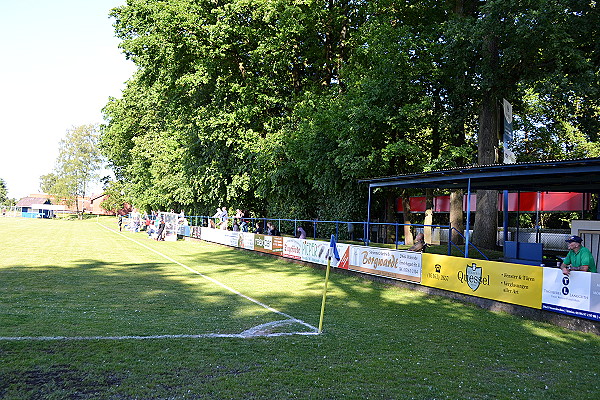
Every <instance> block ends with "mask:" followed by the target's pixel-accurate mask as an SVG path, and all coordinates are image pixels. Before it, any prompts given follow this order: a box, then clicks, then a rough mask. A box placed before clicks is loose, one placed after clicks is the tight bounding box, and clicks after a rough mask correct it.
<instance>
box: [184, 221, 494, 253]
mask: <svg viewBox="0 0 600 400" xmlns="http://www.w3.org/2000/svg"><path fill="white" fill-rule="evenodd" d="M185 218H186V219H187V220H188V221H190V222H191V224H190V225H192V226H208V225H209V223H208V220H210V219H214V217H212V216H206V215H186V216H185ZM227 218H228V219H231V220H233V219H236V217H235V216H228V217H227ZM244 219H245V220H246V221H248V222H249V223H248V225H252V226H254V225H255V223H256V222H262V227H263V229H264V228H266V224H267V222H268V221H277V227H278V230H279V231H280V232H281V224H282V222H289V223H293V224H294V235H295V233H296V232H297V229H298V225H299V224H302V223H304V224H311V225H312V228H313V229H312V235H311V236H312V237H313V238H314V239H317V237H318V224H335V238H336V240H339V234H340V231H339V225H340V224H345V225H348V227H349V228H350V227H351V226H352V227H353V226H354V225H362V226H363V237H362V238H359V241H362V242H363V243H364V244H365V246H366V245H368V244H369V243H370V242H371V240H370V232H367V226H372V225H374V226H393V227H394V228H395V238H396V240H395V241H394V245H395V248H396V250H397V249H398V244H399V241H398V237H399V227H401V226H410V227H415V228H427V227H428V228H437V229H447V230H448V255H451V253H452V246H454V247H455V248H456V249H458V250H459V251H460V252H461V254H462V255H463V256H464V257H466V253H465V252H464V251H463V250H461V249H460V247H458V246H457V245H456V244H455V243H453V242H452V231H456V232H457V233H458V234H459V235H460V236H461V237H462V238H463V239H465V236H464V235H463V234H462V233H461V232H460V231H458V230H457V229H456V228H453V227H451V226H450V225H428V224H405V223H400V222H370V223H368V224H367V222H366V221H339V220H337V221H336V220H331V221H330V220H319V219H292V218H266V217H258V218H256V217H249V218H244ZM198 222H200V224H198ZM349 232H350V230H349ZM352 232H354V229H353V228H352ZM326 236H327V235H325V236H324V237H326ZM469 246H470V247H472V248H473V249H475V250H477V252H479V254H481V256H482V257H484V258H485V259H486V260H489V258H488V257H487V256H486V255H485V254H483V253H482V252H481V250H479V249H478V248H477V247H476V246H475V245H473V243H469Z"/></svg>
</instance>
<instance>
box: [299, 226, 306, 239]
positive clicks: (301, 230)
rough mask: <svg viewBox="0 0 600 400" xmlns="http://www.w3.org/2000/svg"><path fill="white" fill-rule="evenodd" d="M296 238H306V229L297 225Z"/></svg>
mask: <svg viewBox="0 0 600 400" xmlns="http://www.w3.org/2000/svg"><path fill="white" fill-rule="evenodd" d="M298 239H306V231H305V230H304V228H303V227H301V226H299V227H298Z"/></svg>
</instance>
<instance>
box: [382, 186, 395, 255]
mask: <svg viewBox="0 0 600 400" xmlns="http://www.w3.org/2000/svg"><path fill="white" fill-rule="evenodd" d="M397 201H398V198H397V196H396V193H395V191H393V190H390V191H389V194H388V195H387V196H385V222H386V223H387V224H386V226H385V230H384V235H385V237H384V239H385V243H391V241H390V239H392V238H393V241H398V238H397V237H396V227H395V226H394V224H395V223H396V202H397Z"/></svg>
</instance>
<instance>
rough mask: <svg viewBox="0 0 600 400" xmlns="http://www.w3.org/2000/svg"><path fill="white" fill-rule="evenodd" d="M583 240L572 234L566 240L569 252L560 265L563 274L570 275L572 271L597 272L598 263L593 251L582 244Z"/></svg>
mask: <svg viewBox="0 0 600 400" xmlns="http://www.w3.org/2000/svg"><path fill="white" fill-rule="evenodd" d="M582 241H583V240H582V239H581V238H580V237H579V236H571V237H570V238H568V239H567V240H566V242H567V243H568V245H567V247H568V248H569V254H567V256H566V257H565V259H564V260H563V262H562V265H561V266H560V269H562V272H563V274H565V275H569V274H570V273H571V271H589V272H596V263H595V262H594V256H592V252H591V251H589V250H588V249H587V248H586V247H583V246H582V245H581V242H582Z"/></svg>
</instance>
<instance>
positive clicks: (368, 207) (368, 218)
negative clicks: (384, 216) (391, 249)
mask: <svg viewBox="0 0 600 400" xmlns="http://www.w3.org/2000/svg"><path fill="white" fill-rule="evenodd" d="M370 235H371V185H369V201H368V202H367V229H366V232H365V246H368V245H369V242H370Z"/></svg>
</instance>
